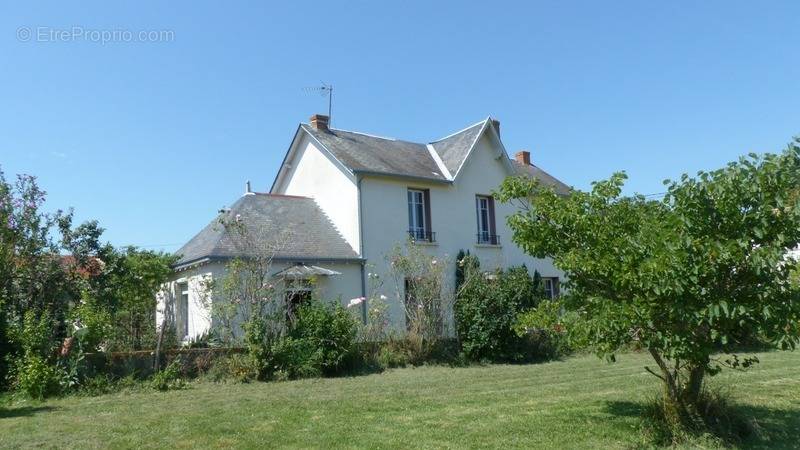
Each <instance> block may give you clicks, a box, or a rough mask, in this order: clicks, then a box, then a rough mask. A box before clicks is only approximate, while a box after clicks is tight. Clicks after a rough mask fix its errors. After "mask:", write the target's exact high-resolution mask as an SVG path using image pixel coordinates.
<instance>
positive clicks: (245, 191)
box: [244, 180, 253, 195]
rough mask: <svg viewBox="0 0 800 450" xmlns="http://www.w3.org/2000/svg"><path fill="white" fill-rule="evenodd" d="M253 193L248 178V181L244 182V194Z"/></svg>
mask: <svg viewBox="0 0 800 450" xmlns="http://www.w3.org/2000/svg"><path fill="white" fill-rule="evenodd" d="M252 193H253V191H252V190H251V189H250V180H247V182H246V183H245V184H244V195H250V194H252Z"/></svg>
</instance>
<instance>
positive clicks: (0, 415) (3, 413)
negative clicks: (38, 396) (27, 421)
mask: <svg viewBox="0 0 800 450" xmlns="http://www.w3.org/2000/svg"><path fill="white" fill-rule="evenodd" d="M53 410H55V408H53V407H52V406H23V407H21V408H2V407H0V419H10V418H13V417H29V416H32V415H34V414H36V413H40V412H47V411H53Z"/></svg>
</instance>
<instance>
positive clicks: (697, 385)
mask: <svg viewBox="0 0 800 450" xmlns="http://www.w3.org/2000/svg"><path fill="white" fill-rule="evenodd" d="M705 375H706V367H705V364H697V365H693V366H692V368H691V369H690V370H689V380H688V382H687V383H686V388H685V391H684V393H683V396H684V401H685V402H686V403H687V404H689V405H692V406H693V407H696V406H697V402H698V401H699V400H700V395H701V394H702V392H703V379H704V378H705Z"/></svg>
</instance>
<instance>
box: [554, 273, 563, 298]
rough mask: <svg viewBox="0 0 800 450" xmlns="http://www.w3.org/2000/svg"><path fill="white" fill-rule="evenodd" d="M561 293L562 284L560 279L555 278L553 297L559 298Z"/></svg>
mask: <svg viewBox="0 0 800 450" xmlns="http://www.w3.org/2000/svg"><path fill="white" fill-rule="evenodd" d="M560 293H561V283H559V282H558V277H553V297H555V298H558V295H559V294H560Z"/></svg>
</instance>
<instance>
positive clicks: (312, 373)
mask: <svg viewBox="0 0 800 450" xmlns="http://www.w3.org/2000/svg"><path fill="white" fill-rule="evenodd" d="M273 354H274V358H275V372H274V377H275V378H276V379H278V380H291V379H295V378H313V377H319V376H322V374H323V370H322V367H323V361H324V359H325V358H324V351H323V349H322V348H319V347H317V346H315V345H314V342H313V341H312V340H311V339H303V338H293V337H291V336H287V337H285V338H283V339H281V340H280V341H278V342H277V343H276V344H275V345H274V347H273Z"/></svg>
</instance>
